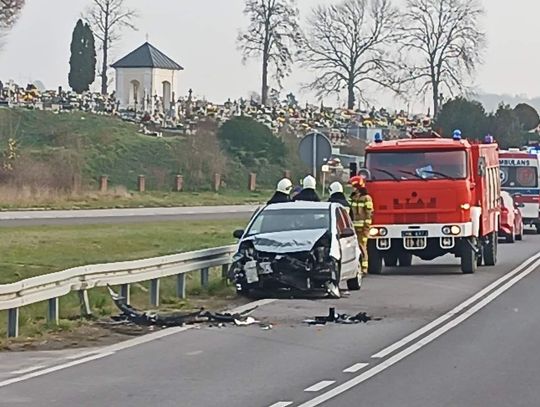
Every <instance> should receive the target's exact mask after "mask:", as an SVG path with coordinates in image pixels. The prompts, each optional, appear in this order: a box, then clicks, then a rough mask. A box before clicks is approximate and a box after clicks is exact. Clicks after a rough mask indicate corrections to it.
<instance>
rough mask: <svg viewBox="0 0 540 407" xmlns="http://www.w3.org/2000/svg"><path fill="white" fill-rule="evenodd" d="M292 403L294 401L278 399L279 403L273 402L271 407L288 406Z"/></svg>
mask: <svg viewBox="0 0 540 407" xmlns="http://www.w3.org/2000/svg"><path fill="white" fill-rule="evenodd" d="M292 403H293V402H292V401H278V402H277V403H274V404H272V405H271V406H270V407H287V406H290V405H291V404H292Z"/></svg>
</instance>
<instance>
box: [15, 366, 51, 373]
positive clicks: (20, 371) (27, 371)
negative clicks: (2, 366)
mask: <svg viewBox="0 0 540 407" xmlns="http://www.w3.org/2000/svg"><path fill="white" fill-rule="evenodd" d="M44 367H46V366H45V365H36V366H30V367H27V368H26V369H19V370H14V371H13V372H11V374H25V373H30V372H33V371H34V370H39V369H43V368H44Z"/></svg>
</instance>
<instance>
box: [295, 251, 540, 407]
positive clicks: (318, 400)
mask: <svg viewBox="0 0 540 407" xmlns="http://www.w3.org/2000/svg"><path fill="white" fill-rule="evenodd" d="M539 266H540V260H537V261H536V262H535V263H533V264H532V265H531V266H529V267H528V268H527V269H525V271H523V272H522V273H521V274H519V275H517V276H515V277H514V278H513V279H512V280H510V281H508V282H507V283H506V284H504V285H503V286H502V287H500V288H498V289H497V290H495V291H493V292H492V293H491V294H490V295H488V296H487V297H486V298H484V299H483V300H482V301H480V302H479V303H478V304H476V305H474V306H473V307H471V308H470V309H468V310H467V311H465V312H464V313H462V314H461V315H459V316H458V317H456V318H454V319H453V320H451V321H450V322H448V323H446V324H445V325H443V326H441V327H440V328H438V329H437V330H435V331H434V332H432V333H431V334H429V335H428V336H426V337H425V338H423V339H421V340H419V341H418V342H415V343H413V344H412V345H410V346H409V347H408V348H405V349H403V350H402V351H401V352H399V353H397V354H396V355H394V356H392V357H390V358H388V359H387V360H385V361H383V362H381V363H380V364H378V365H376V366H374V367H372V368H371V369H369V370H367V371H366V372H364V373H362V374H360V375H358V376H356V377H354V378H352V379H350V380H348V381H346V382H345V383H343V384H340V385H339V386H337V387H335V388H333V389H332V390H329V391H327V392H326V393H323V394H321V395H320V396H317V397H315V398H314V399H312V400H309V401H307V402H305V403H303V404H301V405H299V406H298V407H316V406H318V405H321V404H322V403H325V402H326V401H328V400H330V399H333V398H334V397H336V396H338V395H340V394H342V393H344V392H346V391H347V390H350V389H352V388H353V387H355V386H358V385H359V384H361V383H363V382H365V381H366V380H368V379H369V378H371V377H373V376H375V375H377V374H379V373H381V372H382V371H384V370H386V369H388V368H389V367H391V366H393V365H395V364H396V363H398V362H399V361H400V360H402V359H404V358H406V357H407V356H409V355H410V354H412V353H414V352H416V351H418V350H419V349H421V348H423V347H424V346H426V345H428V344H429V343H431V342H433V341H434V340H435V339H437V338H438V337H440V336H441V335H443V334H445V333H446V332H448V331H449V330H450V329H452V328H454V327H455V326H457V325H459V324H460V323H462V322H463V321H465V320H466V319H468V318H469V317H471V316H472V315H474V314H476V313H477V312H478V311H480V310H481V309H482V308H484V307H485V306H486V305H488V304H489V303H491V302H492V301H493V300H495V299H496V298H497V297H499V296H500V295H501V294H503V293H504V292H506V291H507V290H509V289H510V288H511V287H512V286H513V285H515V284H516V283H518V282H519V281H520V280H522V279H523V278H525V277H527V276H528V275H529V274H531V273H532V272H533V271H535V270H536V269H537V268H538V267H539Z"/></svg>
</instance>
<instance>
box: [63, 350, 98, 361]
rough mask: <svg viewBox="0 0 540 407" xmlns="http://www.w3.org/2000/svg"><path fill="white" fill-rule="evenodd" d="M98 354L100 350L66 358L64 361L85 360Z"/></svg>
mask: <svg viewBox="0 0 540 407" xmlns="http://www.w3.org/2000/svg"><path fill="white" fill-rule="evenodd" d="M96 353H99V350H93V351H90V352H84V353H76V354H74V355H69V356H66V357H65V358H64V359H67V360H74V359H80V358H85V357H87V356H90V355H95V354H96Z"/></svg>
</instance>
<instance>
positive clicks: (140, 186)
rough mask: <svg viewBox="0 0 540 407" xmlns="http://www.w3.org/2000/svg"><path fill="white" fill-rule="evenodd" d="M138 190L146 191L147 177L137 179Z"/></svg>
mask: <svg viewBox="0 0 540 407" xmlns="http://www.w3.org/2000/svg"><path fill="white" fill-rule="evenodd" d="M137 189H138V190H139V192H144V191H146V177H145V176H144V175H139V177H138V178H137Z"/></svg>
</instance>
